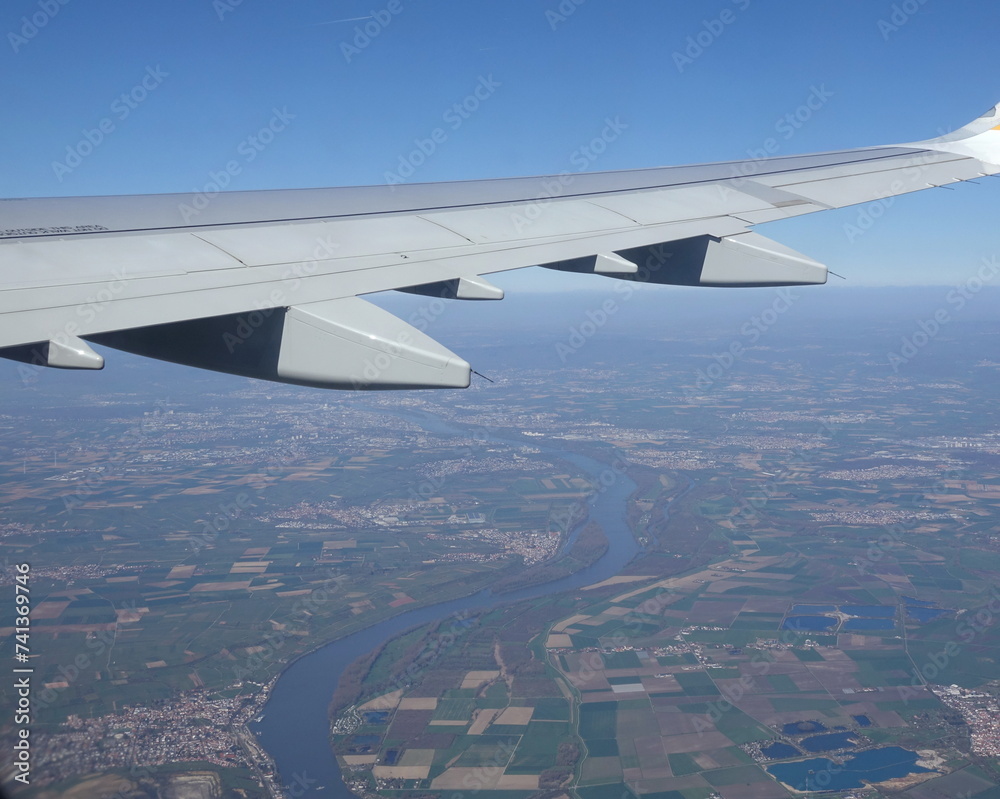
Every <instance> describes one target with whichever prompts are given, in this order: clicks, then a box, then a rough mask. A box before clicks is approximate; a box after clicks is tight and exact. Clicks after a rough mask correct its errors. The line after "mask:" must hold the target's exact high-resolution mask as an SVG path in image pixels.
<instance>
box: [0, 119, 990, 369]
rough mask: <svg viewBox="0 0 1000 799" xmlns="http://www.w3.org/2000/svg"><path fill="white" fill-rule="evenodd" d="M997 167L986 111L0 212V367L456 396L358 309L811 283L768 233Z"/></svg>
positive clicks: (396, 336)
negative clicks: (413, 301)
mask: <svg viewBox="0 0 1000 799" xmlns="http://www.w3.org/2000/svg"><path fill="white" fill-rule="evenodd" d="M997 173H1000V107H994V108H992V109H990V110H989V111H988V112H987V113H986V114H984V115H983V116H981V117H979V118H978V119H976V120H974V121H973V122H972V123H970V124H969V125H966V126H965V127H963V128H961V129H959V130H956V131H954V132H953V133H950V134H947V135H944V136H940V137H938V138H935V139H930V140H927V141H922V142H915V143H911V144H904V145H893V146H883V147H872V148H864V149H856V150H845V151H838V152H831V153H820V154H816V155H802V156H784V157H776V158H770V159H762V160H754V161H733V162H722V163H714V164H704V165H698V166H681V167H663V168H657V169H644V170H631V171H623V172H604V173H587V174H563V175H556V176H549V177H539V178H513V179H504V180H484V181H466V182H459V183H438V184H415V185H397V186H370V187H357V188H343V189H304V190H291V191H253V192H227V193H221V194H218V195H216V196H215V197H214V198H207V197H204V196H200V195H184V194H177V195H147V196H131V197H93V198H42V199H25V200H5V201H2V202H0V211H2V217H0V356H3V357H6V358H10V359H13V360H17V361H22V362H26V363H33V364H40V365H45V366H52V367H57V368H69V369H99V368H102V367H103V365H104V361H103V358H102V357H101V356H100V355H98V354H97V353H96V352H94V351H93V349H92V348H91V347H90V346H89V344H88V343H87V342H88V341H90V342H97V343H101V344H105V345H109V346H112V347H115V348H118V349H123V350H127V351H131V352H136V353H138V354H142V355H147V356H150V357H155V358H161V359H164V360H170V361H174V362H177V363H183V364H188V365H192V366H199V367H202V368H208V369H214V370H217V371H223V372H231V373H234V374H239V375H245V376H248V377H259V378H263V379H268V380H276V381H280V382H288V383H296V384H301V385H309V386H317V387H323V388H341V389H345V388H346V389H403V388H436V387H464V386H467V385H468V384H469V380H470V374H471V368H470V366H469V364H468V363H467V362H466V361H464V360H463V359H462V358H460V357H459V356H457V355H455V354H454V353H452V352H449V351H448V350H447V349H445V348H444V347H442V346H441V345H440V344H438V343H437V342H435V341H434V340H433V339H431V338H429V337H428V336H426V335H425V334H424V333H423V332H422V331H420V330H417V329H416V328H415V327H414V326H412V325H408V324H407V323H405V322H403V321H402V320H399V319H397V318H395V317H394V316H392V315H391V314H388V313H387V312H385V311H382V310H380V309H378V308H376V307H375V306H373V305H371V304H370V303H368V302H366V301H365V300H363V299H361V296H363V295H365V294H370V293H374V292H379V291H386V290H399V291H408V292H412V293H417V294H423V295H428V296H434V297H444V298H448V299H456V300H480V301H481V300H495V299H501V298H502V297H503V292H502V291H501V290H500V289H499V288H497V287H496V286H494V285H493V284H492V283H490V282H489V280H488V279H486V278H485V277H484V275H489V274H491V273H494V272H502V271H507V270H511V269H519V268H522V267H526V266H534V265H542V266H547V267H550V268H552V269H558V270H563V271H574V272H588V273H594V274H599V275H604V276H607V277H613V278H616V279H622V280H632V281H642V282H649V283H660V284H675V285H701V286H784V285H808V284H821V283H825V282H826V275H827V271H826V267H825V266H823V265H822V264H819V263H817V262H816V261H814V260H812V259H810V258H808V257H807V256H804V255H802V254H800V253H797V252H794V251H793V250H790V249H788V248H787V247H784V246H783V245H780V244H778V243H777V242H773V241H770V240H768V239H766V238H764V237H763V236H761V235H759V234H757V233H755V232H753V230H752V229H753V227H754V226H755V225H758V224H762V223H765V222H770V221H776V220H779V219H787V218H790V217H793V216H799V215H802V214H807V213H814V212H816V211H822V210H826V209H830V208H840V207H844V206H847V205H854V204H859V203H866V202H872V201H879V200H884V199H886V198H889V197H893V196H897V195H900V194H906V193H909V192H913V191H920V190H922V189H925V188H933V187H940V186H949V185H950V184H952V183H956V182H961V181H966V180H972V179H974V178H977V177H984V176H987V175H994V174H997Z"/></svg>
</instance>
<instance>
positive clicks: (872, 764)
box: [767, 746, 931, 791]
mask: <svg viewBox="0 0 1000 799" xmlns="http://www.w3.org/2000/svg"><path fill="white" fill-rule="evenodd" d="M917 760H918V755H917V753H916V752H911V751H910V750H909V749H903V748H902V747H899V746H886V747H883V748H881V749H870V750H869V751H867V752H858V754H856V755H852V756H851V757H849V758H847V759H846V760H845V761H844V763H843V764H842V765H841V764H837V763H834V762H833V761H832V760H830V759H828V758H825V757H814V758H809V759H808V760H799V761H796V762H793V763H775V764H774V765H771V766H768V767H767V771H768V773H769V774H771V776H773V777H775V778H776V779H778V780H780V781H781V782H783V783H785V784H786V785H789V786H791V787H792V788H794V789H795V790H797V791H846V790H849V789H851V788H861V787H862V786H863V785H864V783H863V782H862V780H868V781H870V782H883V781H885V780H890V779H893V778H895V777H905V776H906V775H907V774H922V773H925V772H928V771H931V769H927V768H924V767H923V766H918V765H917Z"/></svg>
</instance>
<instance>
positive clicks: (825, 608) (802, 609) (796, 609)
mask: <svg viewBox="0 0 1000 799" xmlns="http://www.w3.org/2000/svg"><path fill="white" fill-rule="evenodd" d="M836 609H837V606H836V605H793V606H792V609H791V611H790V612H791V613H792V614H794V615H799V614H802V613H833V612H834V611H835V610H836Z"/></svg>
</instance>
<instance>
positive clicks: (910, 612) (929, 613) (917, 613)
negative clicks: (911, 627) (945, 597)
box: [906, 605, 954, 622]
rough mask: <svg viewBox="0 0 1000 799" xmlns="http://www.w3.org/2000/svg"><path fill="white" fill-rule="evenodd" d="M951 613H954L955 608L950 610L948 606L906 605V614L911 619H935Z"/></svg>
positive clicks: (922, 620) (921, 620)
mask: <svg viewBox="0 0 1000 799" xmlns="http://www.w3.org/2000/svg"><path fill="white" fill-rule="evenodd" d="M949 613H954V611H953V610H948V609H947V608H928V607H923V606H921V607H913V606H911V605H907V606H906V615H907V616H909V617H910V618H911V619H916V620H917V621H920V622H924V621H934V619H936V618H938V617H939V616H945V615H947V614H949Z"/></svg>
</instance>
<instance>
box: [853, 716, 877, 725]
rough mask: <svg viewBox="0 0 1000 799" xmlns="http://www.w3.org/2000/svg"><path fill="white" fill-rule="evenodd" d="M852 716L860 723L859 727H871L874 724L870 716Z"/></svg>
mask: <svg viewBox="0 0 1000 799" xmlns="http://www.w3.org/2000/svg"><path fill="white" fill-rule="evenodd" d="M851 718H852V719H854V720H855V721H856V722H857V723H858V726H859V727H871V726H872V720H871V719H870V718H868V716H851Z"/></svg>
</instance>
